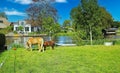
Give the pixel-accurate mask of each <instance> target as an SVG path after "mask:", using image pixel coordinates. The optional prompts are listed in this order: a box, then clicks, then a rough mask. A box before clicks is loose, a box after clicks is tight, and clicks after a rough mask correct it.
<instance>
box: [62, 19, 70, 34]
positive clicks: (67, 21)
mask: <svg viewBox="0 0 120 73" xmlns="http://www.w3.org/2000/svg"><path fill="white" fill-rule="evenodd" d="M62 27H63V28H64V31H65V32H66V31H68V29H69V28H71V27H72V25H71V21H70V20H65V21H64V22H63V25H62Z"/></svg>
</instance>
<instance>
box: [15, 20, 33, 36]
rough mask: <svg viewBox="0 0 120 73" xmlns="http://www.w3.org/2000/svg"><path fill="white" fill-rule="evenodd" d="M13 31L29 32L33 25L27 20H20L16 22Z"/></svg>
mask: <svg viewBox="0 0 120 73" xmlns="http://www.w3.org/2000/svg"><path fill="white" fill-rule="evenodd" d="M19 27H22V28H23V29H22V30H19ZM13 31H17V32H18V33H24V34H28V33H30V32H31V25H30V24H28V23H26V21H18V22H17V23H14V28H13Z"/></svg>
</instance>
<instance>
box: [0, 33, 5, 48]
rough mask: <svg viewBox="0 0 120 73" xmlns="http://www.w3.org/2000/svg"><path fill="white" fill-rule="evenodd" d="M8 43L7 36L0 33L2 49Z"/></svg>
mask: <svg viewBox="0 0 120 73" xmlns="http://www.w3.org/2000/svg"><path fill="white" fill-rule="evenodd" d="M5 43H6V38H5V35H4V34H2V33H0V47H3V46H4V45H5Z"/></svg>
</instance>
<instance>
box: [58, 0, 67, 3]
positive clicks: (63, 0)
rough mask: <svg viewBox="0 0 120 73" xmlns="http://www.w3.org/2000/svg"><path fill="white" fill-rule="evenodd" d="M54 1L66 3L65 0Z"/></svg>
mask: <svg viewBox="0 0 120 73" xmlns="http://www.w3.org/2000/svg"><path fill="white" fill-rule="evenodd" d="M56 2H59V3H66V2H67V0H56Z"/></svg>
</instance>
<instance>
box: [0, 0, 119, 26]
mask: <svg viewBox="0 0 120 73" xmlns="http://www.w3.org/2000/svg"><path fill="white" fill-rule="evenodd" d="M31 2H32V1H31V0H1V1H0V12H5V13H6V14H7V16H8V20H9V21H10V22H17V21H18V20H24V19H26V18H27V14H26V13H25V10H26V8H27V7H28V5H29V4H30V3H31ZM79 3H80V0H56V2H55V5H54V6H55V8H56V9H57V10H58V14H59V16H60V19H59V23H60V24H62V23H63V21H64V20H66V19H70V11H71V9H72V8H74V7H76V6H77V5H78V4H79ZM119 3H120V0H98V4H99V5H100V6H102V7H105V8H106V10H107V11H108V12H109V13H110V14H111V15H112V17H113V19H114V20H117V21H120V8H119V7H120V6H119Z"/></svg>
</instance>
